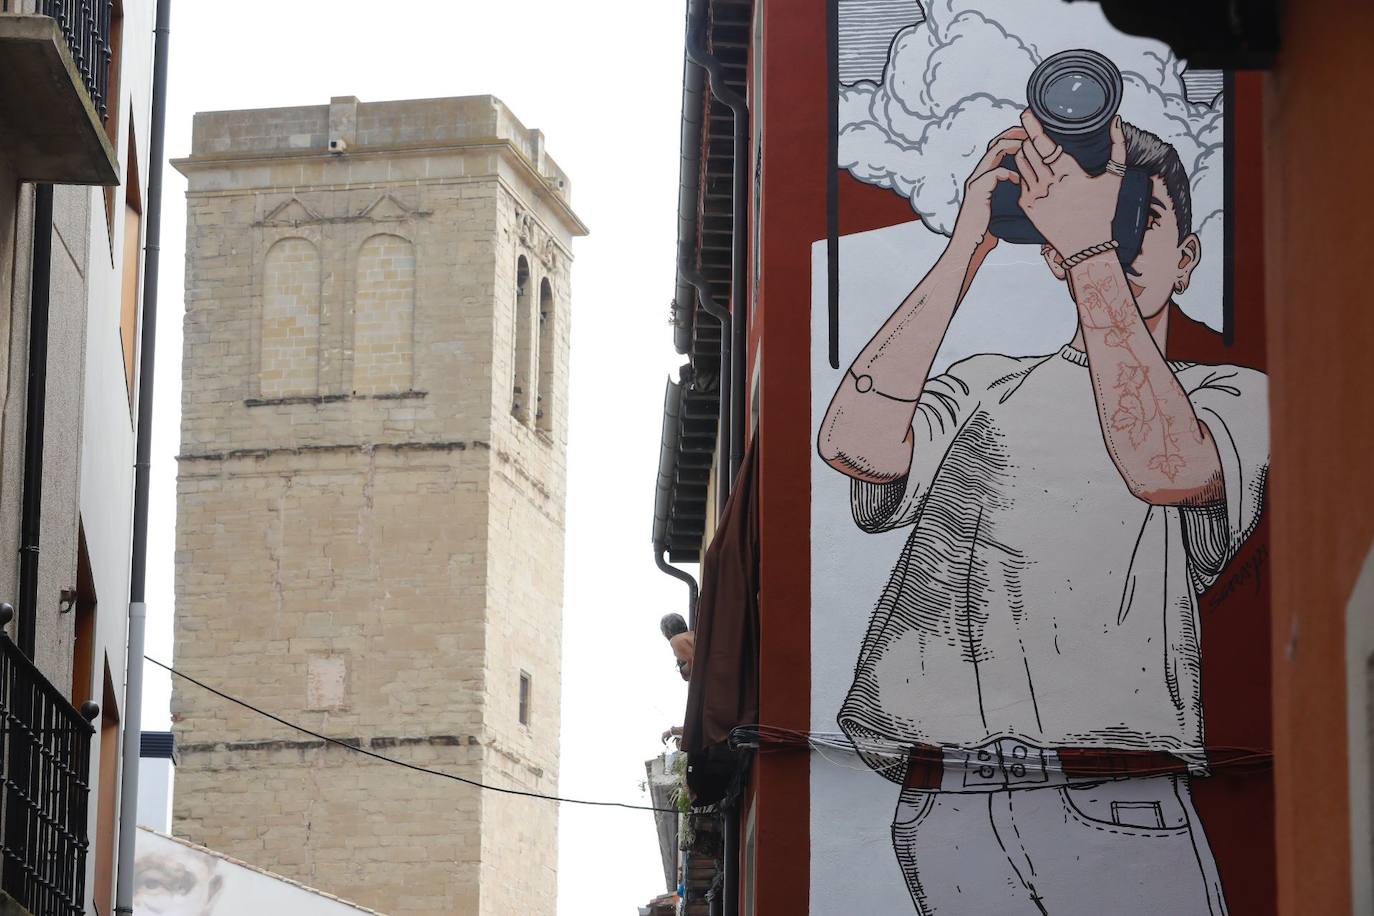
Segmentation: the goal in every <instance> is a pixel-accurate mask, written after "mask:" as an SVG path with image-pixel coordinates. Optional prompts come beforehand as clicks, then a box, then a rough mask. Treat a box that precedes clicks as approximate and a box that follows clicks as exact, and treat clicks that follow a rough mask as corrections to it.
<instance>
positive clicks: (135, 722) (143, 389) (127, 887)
mask: <svg viewBox="0 0 1374 916" xmlns="http://www.w3.org/2000/svg"><path fill="white" fill-rule="evenodd" d="M171 8H172V0H157V24H156V25H155V26H154V28H153V36H154V42H153V105H152V113H151V116H150V118H149V121H150V123H149V128H148V135H149V140H148V208H147V218H148V224H147V230H146V233H145V236H144V249H143V316H142V321H141V325H142V339H141V341H140V345H139V357H138V442H137V445H136V449H135V458H134V530H133V550H132V559H131V561H130V570H129V657H128V667H127V669H126V671H127V674H126V678H127V680H126V683H125V685H124V748H123V751H124V760H123V765H122V769H121V772H120V786H119V790H120V791H119V858H118V863H117V866H116V872H115V875H116V883H115V908H114V911H115V912H116V913H126V914H129V916H133V912H134V844H135V840H136V839H137V837H138V766H139V749H140V747H141V746H142V743H143V741H142V738H143V647H144V625H145V623H146V621H147V605H146V604H145V603H144V597H145V585H146V582H147V568H148V496H149V476H150V475H149V471H150V469H151V466H152V449H153V368H154V366H155V365H156V363H155V354H156V349H157V281H158V267H159V263H160V260H161V259H160V254H161V242H162V163H163V160H164V159H165V158H166V154H165V151H164V149H163V134H164V127H165V125H166V122H167V41H168V36H169V34H170V30H171V29H170V26H171V12H172V9H171Z"/></svg>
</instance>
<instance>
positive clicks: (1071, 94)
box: [1043, 71, 1107, 121]
mask: <svg viewBox="0 0 1374 916" xmlns="http://www.w3.org/2000/svg"><path fill="white" fill-rule="evenodd" d="M1043 104H1044V106H1045V109H1046V111H1049V112H1051V113H1053V114H1054V116H1055V117H1056V118H1058V119H1059V120H1061V121H1085V120H1093V119H1096V118H1097V117H1098V116H1100V115H1101V114H1102V110H1103V109H1104V108H1106V107H1107V93H1106V92H1105V91H1104V90H1103V88H1102V86H1101V84H1099V83H1097V82H1096V81H1094V80H1093V79H1092V78H1091V77H1089V76H1088V75H1087V74H1085V73H1079V72H1076V71H1075V72H1072V73H1065V74H1064V75H1062V76H1057V77H1055V78H1054V79H1053V80H1051V81H1050V82H1049V83H1047V84H1046V85H1045V90H1044V101H1043Z"/></svg>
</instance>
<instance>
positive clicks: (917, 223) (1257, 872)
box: [654, 0, 1374, 916]
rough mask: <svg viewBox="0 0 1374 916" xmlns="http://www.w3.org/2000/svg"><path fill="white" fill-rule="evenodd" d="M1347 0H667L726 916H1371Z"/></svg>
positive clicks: (697, 724)
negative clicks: (1277, 5) (1330, 144)
mask: <svg viewBox="0 0 1374 916" xmlns="http://www.w3.org/2000/svg"><path fill="white" fill-rule="evenodd" d="M1214 6H1215V8H1213V7H1214ZM1337 6H1338V5H1337V4H1328V5H1322V4H1315V5H1309V6H1307V7H1304V9H1303V10H1301V11H1298V10H1295V9H1293V8H1291V7H1290V8H1288V9H1286V10H1284V13H1283V16H1279V15H1278V13H1277V12H1276V11H1275V10H1274V8H1273V6H1272V5H1269V4H1264V3H1252V4H1241V5H1239V7H1237V6H1235V5H1232V6H1230V7H1228V9H1230V10H1231V12H1232V13H1233V14H1234V15H1231V16H1230V17H1229V18H1228V16H1226V15H1222V7H1223V5H1222V4H1216V5H1213V4H1201V5H1194V6H1193V7H1190V12H1189V15H1187V16H1171V15H1169V14H1168V13H1167V11H1165V10H1161V9H1158V8H1152V13H1149V14H1146V13H1144V12H1142V11H1140V10H1134V9H1132V8H1131V5H1129V4H1122V3H1112V2H1103V3H1101V4H1098V3H1067V4H1066V3H1060V2H1051V0H1044V2H1036V3H1019V2H1018V3H1013V2H1001V0H968V2H944V0H942V2H929V3H916V2H902V0H892V2H883V0H862V2H861V0H829V2H827V0H817V2H814V3H804V4H781V3H777V2H772V0H752V2H750V0H738V2H735V0H700V2H689V3H687V4H686V7H687V28H686V40H685V54H684V57H685V61H684V93H683V118H682V124H683V134H682V150H683V169H682V175H681V181H680V200H679V213H678V217H679V226H680V229H679V249H678V270H677V272H676V274H675V277H674V289H675V298H674V309H673V314H674V317H675V327H674V338H675V343H676V344H677V347H678V349H679V352H681V353H683V354H684V356H685V357H686V362H685V364H684V367H683V370H682V371H681V373H680V374H679V377H678V378H677V379H673V380H670V381H669V384H668V387H667V392H666V404H665V420H664V429H663V449H662V454H661V458H660V474H659V485H658V490H657V493H656V499H655V512H654V516H655V525H654V551H655V561H656V562H657V563H658V564H659V565H660V568H663V569H664V570H665V572H669V573H672V574H674V575H677V576H679V577H682V576H683V573H682V571H681V570H678V569H674V568H673V567H672V566H671V565H670V564H672V563H692V562H698V561H700V562H701V563H702V581H701V583H700V598H699V599H698V595H697V583H695V582H689V587H688V588H687V589H685V590H684V591H685V594H684V598H685V601H684V604H685V605H687V607H688V609H689V610H692V611H694V612H695V620H694V630H695V631H696V646H697V656H696V659H695V662H694V666H693V678H692V684H691V691H690V695H689V700H688V708H687V717H686V725H685V731H686V734H685V736H684V749H685V750H686V751H687V752H688V753H689V754H690V756H691V761H692V763H691V766H690V768H689V775H688V781H689V784H692V785H693V788H694V789H695V790H696V793H697V800H698V802H699V803H712V804H715V805H716V806H717V813H716V815H714V820H715V821H716V828H715V829H719V830H720V831H721V832H722V833H723V839H722V845H721V846H720V848H718V849H715V850H712V851H713V853H714V854H715V855H717V856H718V858H719V860H720V862H721V871H722V875H721V879H720V881H719V882H718V885H717V887H716V888H714V889H713V892H712V897H713V899H714V900H716V901H718V905H719V906H720V912H723V913H725V914H727V916H728V914H734V913H759V914H783V913H786V914H789V916H791V914H797V913H812V914H839V913H850V912H883V913H901V912H913V913H927V912H940V913H969V914H973V913H982V912H993V911H996V912H1027V913H1034V912H1054V913H1072V912H1084V913H1088V912H1092V913H1097V912H1113V913H1135V912H1140V913H1146V912H1151V913H1153V912H1161V911H1164V912H1177V913H1183V912H1187V913H1205V914H1218V913H1224V912H1235V913H1240V912H1244V913H1284V914H1289V913H1291V914H1299V913H1302V914H1305V913H1313V912H1321V913H1347V912H1364V911H1365V910H1366V909H1367V908H1368V899H1369V897H1368V895H1369V893H1370V891H1369V887H1370V881H1369V878H1368V863H1369V856H1368V848H1369V839H1368V824H1369V819H1368V796H1369V793H1368V774H1369V768H1368V744H1367V742H1368V727H1367V723H1368V718H1367V709H1368V703H1369V701H1368V698H1367V684H1366V683H1365V680H1364V678H1365V677H1366V673H1367V664H1366V663H1367V659H1366V658H1365V655H1367V653H1368V632H1369V630H1368V625H1367V620H1368V607H1369V605H1368V602H1369V597H1368V596H1369V593H1370V592H1369V588H1368V584H1367V582H1368V578H1369V577H1368V572H1367V565H1368V562H1367V559H1366V558H1367V556H1368V554H1369V550H1370V534H1369V530H1368V525H1367V524H1366V522H1365V520H1364V519H1365V517H1366V516H1367V513H1363V512H1355V513H1349V512H1347V511H1345V510H1344V509H1342V510H1340V511H1337V510H1336V508H1335V507H1336V505H1337V503H1338V502H1339V503H1340V504H1341V505H1342V506H1344V507H1346V508H1347V509H1348V508H1349V507H1352V506H1354V505H1357V504H1358V505H1360V506H1363V505H1366V504H1367V502H1368V497H1369V488H1368V486H1367V484H1366V482H1365V481H1364V480H1363V471H1362V470H1361V469H1362V468H1364V467H1367V461H1365V460H1364V458H1363V451H1362V450H1363V449H1364V448H1366V447H1367V433H1368V431H1369V429H1368V424H1367V423H1361V424H1355V426H1352V425H1351V424H1350V423H1349V419H1350V418H1351V417H1354V416H1357V415H1358V416H1368V410H1369V408H1368V405H1369V398H1370V397H1371V390H1372V389H1371V386H1369V385H1368V384H1367V382H1366V381H1365V380H1364V375H1363V374H1362V373H1361V372H1359V371H1358V367H1359V365H1360V354H1361V353H1363V352H1364V351H1365V349H1367V347H1368V346H1369V344H1370V342H1371V340H1372V339H1374V338H1372V337H1371V333H1374V331H1372V329H1371V325H1370V323H1369V320H1368V314H1367V312H1366V310H1363V309H1362V308H1359V307H1351V306H1346V305H1342V304H1333V305H1332V306H1331V307H1330V308H1329V309H1323V310H1320V311H1321V314H1320V315H1319V316H1317V315H1314V314H1312V310H1311V308H1310V305H1309V302H1310V298H1309V297H1308V296H1307V295H1306V294H1305V292H1304V290H1305V289H1306V288H1307V287H1308V285H1309V284H1315V286H1314V288H1318V289H1321V290H1324V291H1327V292H1328V293H1329V295H1328V296H1327V297H1326V298H1325V299H1324V301H1328V302H1332V303H1338V300H1337V299H1333V298H1332V297H1333V296H1341V295H1344V296H1347V297H1348V296H1351V295H1355V293H1354V290H1357V289H1359V288H1361V287H1360V283H1359V279H1358V275H1359V270H1358V267H1357V263H1356V262H1357V260H1358V259H1352V258H1350V257H1349V256H1348V253H1347V252H1348V251H1350V250H1362V249H1361V247H1360V246H1361V245H1362V243H1363V240H1365V239H1366V238H1367V237H1368V229H1367V227H1366V226H1365V222H1366V221H1365V220H1363V218H1362V216H1361V214H1360V213H1359V212H1358V208H1356V207H1355V206H1354V205H1353V204H1352V202H1351V199H1350V198H1348V197H1345V196H1344V192H1343V191H1342V190H1341V189H1340V185H1339V183H1338V182H1332V181H1330V180H1327V179H1323V178H1321V177H1320V176H1321V175H1322V174H1326V175H1328V176H1329V175H1330V174H1331V169H1332V165H1331V160H1330V158H1329V155H1328V154H1327V153H1326V152H1325V150H1324V148H1323V147H1321V145H1320V143H1319V142H1318V141H1317V139H1316V138H1317V137H1318V136H1321V135H1322V131H1323V130H1324V129H1325V130H1329V129H1332V128H1331V126H1330V125H1332V124H1335V123H1343V119H1344V118H1345V117H1346V116H1347V115H1348V113H1349V112H1348V109H1346V108H1344V107H1342V104H1343V103H1342V104H1333V99H1334V98H1335V96H1334V95H1332V96H1328V97H1327V100H1326V102H1325V103H1321V104H1318V103H1317V101H1316V99H1317V98H1318V97H1319V96H1320V92H1321V90H1320V88H1319V87H1321V86H1323V85H1325V86H1328V87H1332V86H1335V85H1337V83H1339V85H1341V86H1343V87H1352V86H1355V85H1362V86H1367V85H1368V77H1369V73H1368V66H1367V62H1364V61H1363V60H1359V59H1358V58H1359V56H1360V55H1359V52H1358V51H1357V48H1358V47H1359V42H1360V39H1356V38H1355V37H1354V36H1355V35H1361V36H1366V37H1367V36H1368V35H1369V34H1370V32H1369V28H1370V21H1369V17H1368V16H1366V15H1364V14H1363V13H1360V14H1355V13H1353V12H1351V11H1348V10H1338V9H1336V7H1337ZM784 7H785V8H784ZM1237 9H1240V12H1236V10H1237ZM1065 55H1067V56H1065ZM1318 58H1320V60H1319V59H1318ZM1103 61H1105V63H1103ZM1337 68H1340V72H1341V73H1342V74H1344V75H1343V76H1342V77H1341V78H1340V79H1339V80H1336V76H1335V73H1336V71H1337ZM1356 74H1359V76H1358V78H1357V76H1356ZM1332 80H1336V82H1332ZM1059 92H1062V93H1063V94H1062V95H1057V94H1056V93H1059ZM1028 107H1029V108H1031V109H1032V111H1033V113H1034V114H1035V115H1036V118H1035V119H1034V121H1032V122H1030V123H1028V122H1027V121H1023V119H1022V112H1023V110H1025V109H1027V108H1028ZM1117 111H1119V114H1120V117H1121V120H1122V121H1123V122H1124V125H1119V124H1117V123H1115V122H1114V121H1113V119H1112V117H1111V115H1112V113H1114V112H1117ZM1095 115H1101V117H1099V119H1098V122H1097V124H1096V126H1092V125H1089V124H1088V123H1087V122H1089V121H1091V120H1092V117H1093V116H1095ZM1047 125H1048V129H1045V128H1046V126H1047ZM1079 128H1082V130H1079ZM1007 131H1011V133H1006V132H1007ZM1022 131H1025V132H1022ZM1093 131H1097V132H1098V133H1097V134H1095V135H1096V136H1098V137H1099V138H1100V142H1101V148H1100V150H1099V151H1098V153H1097V154H1094V153H1092V152H1091V151H1090V150H1087V149H1086V147H1085V146H1084V145H1083V144H1082V143H1081V142H1080V141H1079V140H1076V139H1075V137H1080V136H1081V135H1083V134H1086V133H1091V132H1093ZM1027 143H1029V144H1030V146H1031V147H1033V149H1031V150H1027V149H1026V147H1025V144H1027ZM1018 154H1019V155H1020V157H1021V158H1020V159H1018V158H1017V156H1018ZM1094 155H1096V156H1098V158H1096V159H1094V158H1093V157H1094ZM1112 163H1115V166H1113V167H1112V168H1109V165H1111V164H1112ZM1296 175H1301V176H1302V178H1301V181H1300V183H1299V184H1298V185H1294V184H1293V181H1294V176H1296ZM1104 176H1105V182H1106V184H1104V183H1103V181H1104ZM1133 182H1134V183H1135V186H1136V187H1137V188H1138V189H1142V190H1139V191H1138V192H1137V193H1140V194H1142V195H1143V196H1142V197H1140V198H1138V200H1140V201H1141V205H1140V206H1139V207H1138V208H1137V209H1135V210H1134V211H1133V212H1134V214H1135V216H1134V217H1133V218H1134V219H1135V222H1134V223H1132V222H1131V221H1130V220H1125V221H1124V222H1123V219H1124V217H1123V215H1122V210H1123V204H1122V200H1124V199H1127V198H1126V196H1125V195H1126V194H1127V191H1126V190H1122V189H1128V188H1129V187H1130V185H1131V184H1132V183H1133ZM1107 185H1110V188H1109V192H1110V193H1109V192H1108V191H1102V192H1101V194H1102V197H1101V200H1098V202H1097V203H1093V202H1092V201H1094V200H1097V198H1095V197H1094V196H1093V195H1094V193H1096V192H1097V191H1100V190H1101V189H1102V188H1103V187H1107ZM1118 185H1119V187H1118ZM1093 189H1096V190H1093ZM1071 195H1079V196H1077V197H1073V203H1072V204H1071V205H1064V204H1061V205H1060V210H1059V211H1058V218H1056V216H1055V213H1056V211H1055V206H1056V205H1055V204H1054V203H1052V202H1051V203H1045V201H1046V200H1048V201H1054V200H1055V199H1056V198H1058V199H1059V200H1060V201H1062V200H1063V199H1064V198H1065V197H1066V196H1071ZM1113 197H1114V198H1115V201H1113V199H1112V198H1113ZM1103 201H1105V203H1104V202H1103ZM1113 204H1114V206H1113ZM980 207H981V209H980ZM1094 207H1096V208H1097V209H1094ZM1127 209H1129V208H1127ZM1094 220H1095V222H1094ZM1084 224H1086V225H1087V226H1088V228H1087V229H1085V230H1084V231H1083V232H1082V233H1078V232H1076V231H1075V227H1077V226H1080V225H1084ZM1132 227H1134V228H1132ZM1032 230H1033V231H1032ZM1089 235H1091V236H1093V237H1092V238H1091V239H1090V238H1088V236H1089ZM1098 236H1101V237H1100V238H1098ZM1156 246H1159V247H1156ZM1068 248H1071V249H1072V250H1064V249H1068ZM1150 251H1155V252H1165V254H1164V255H1162V256H1161V257H1162V259H1161V261H1159V262H1154V263H1157V265H1158V269H1159V271H1160V272H1159V273H1158V274H1152V273H1151V270H1152V269H1153V268H1151V267H1150V264H1151V263H1152V262H1151V260H1150V255H1149V252H1150ZM1141 252H1144V253H1145V254H1144V255H1143V256H1142V254H1141ZM1084 265H1087V266H1086V268H1085V267H1084ZM1093 265H1096V267H1094V266H1093ZM1097 269H1100V270H1101V271H1103V272H1104V274H1103V275H1104V276H1107V277H1109V278H1110V279H1109V280H1108V281H1107V282H1106V285H1105V286H1098V285H1095V284H1094V283H1093V282H1091V280H1092V276H1091V274H1092V272H1093V271H1094V270H1097ZM1084 270H1087V271H1088V273H1086V274H1085V273H1084ZM1094 295H1095V296H1096V298H1094ZM1113 296H1116V297H1119V300H1117V299H1112V298H1111V297H1113ZM1106 301H1115V302H1118V304H1119V305H1120V306H1121V307H1120V308H1115V307H1113V308H1106V306H1104V305H1103V302H1106ZM1100 309H1105V311H1099V310H1100ZM1095 316H1096V317H1095ZM1098 318H1100V319H1101V320H1097V319H1098ZM1338 329H1339V330H1338ZM1137 345H1140V346H1137ZM1123 353H1131V354H1135V357H1138V359H1137V358H1135V357H1132V360H1130V361H1125V360H1123V358H1122V354H1123ZM1319 354H1320V355H1319ZM1309 361H1316V362H1320V363H1321V364H1322V365H1321V369H1320V370H1319V371H1318V372H1317V373H1316V375H1317V376H1320V378H1321V379H1324V380H1326V382H1328V383H1330V384H1332V385H1336V384H1337V383H1336V381H1335V378H1336V376H1337V375H1338V374H1340V375H1341V377H1342V379H1343V380H1342V381H1341V382H1340V383H1339V391H1338V392H1336V393H1333V394H1332V395H1331V396H1330V397H1329V398H1325V397H1323V398H1313V397H1312V396H1311V395H1310V391H1311V383H1312V381H1313V379H1314V378H1316V376H1314V375H1313V374H1312V371H1313V370H1312V368H1311V367H1310V366H1309ZM1127 362H1129V365H1128V364H1127ZM1146 378H1148V379H1149V380H1150V383H1149V385H1146V384H1145V379H1146ZM1322 390H1323V391H1325V390H1327V389H1325V388H1323V389H1322ZM1170 397H1176V398H1178V400H1176V401H1174V403H1175V404H1176V405H1177V406H1178V407H1179V409H1180V411H1181V413H1179V414H1174V413H1171V412H1170V410H1169V409H1167V408H1165V407H1164V402H1165V400H1166V399H1168V398H1170ZM1333 411H1334V412H1333ZM1356 426H1358V427H1359V428H1358V429H1356V428H1355V427H1356ZM1181 430H1188V431H1189V432H1188V435H1189V436H1191V437H1192V439H1191V440H1190V439H1187V438H1179V431H1181ZM1204 430H1205V432H1204ZM1080 434H1081V435H1080ZM1151 437H1157V438H1158V444H1159V447H1158V448H1157V449H1155V451H1154V452H1152V453H1151V454H1150V455H1148V456H1143V457H1144V459H1146V460H1142V461H1141V462H1140V463H1139V464H1138V465H1137V464H1136V463H1134V462H1133V461H1132V459H1131V458H1130V457H1129V456H1130V454H1131V453H1132V452H1133V451H1134V452H1139V451H1140V450H1141V449H1142V448H1144V447H1145V446H1147V445H1149V444H1150V443H1152V442H1153V441H1154V440H1153V439H1151ZM1189 441H1193V442H1195V443H1199V442H1200V443H1203V444H1205V445H1206V447H1205V448H1203V447H1199V448H1197V450H1195V451H1186V450H1187V449H1188V448H1189V446H1188V445H1187V443H1188V442H1189ZM1271 453H1272V455H1271ZM1150 461H1154V467H1153V472H1154V473H1153V476H1152V473H1151V468H1150V467H1149V464H1150ZM1188 461H1191V462H1193V465H1194V466H1196V465H1197V464H1198V463H1199V462H1200V463H1201V466H1202V467H1204V468H1206V469H1208V473H1207V474H1204V475H1202V476H1201V477H1199V478H1198V479H1197V480H1195V481H1193V482H1192V483H1190V484H1187V485H1186V486H1185V485H1184V482H1186V481H1188V480H1189V478H1188V474H1187V473H1186V472H1185V471H1184V464H1183V463H1180V462H1188ZM1271 465H1272V467H1273V473H1272V477H1271V474H1270V467H1271ZM736 469H739V470H738V471H736ZM1271 480H1272V483H1271ZM1338 494H1339V495H1338ZM1320 506H1325V507H1326V512H1325V514H1324V515H1322V516H1321V519H1320V520H1319V518H1318V507H1320ZM1362 564H1364V566H1365V568H1366V572H1365V573H1364V575H1363V577H1361V575H1360V570H1361V567H1362ZM1347 634H1348V635H1347ZM1361 647H1363V648H1361ZM1317 747H1320V748H1322V752H1321V754H1320V755H1319V756H1320V758H1321V764H1320V765H1314V758H1313V756H1312V751H1313V749H1314V748H1317ZM1352 806H1353V807H1352ZM1171 847H1172V852H1171V851H1169V850H1170V848H1171ZM1352 895H1353V896H1352ZM1362 895H1363V896H1362ZM692 902H693V901H691V900H688V901H687V903H688V905H691V903H692Z"/></svg>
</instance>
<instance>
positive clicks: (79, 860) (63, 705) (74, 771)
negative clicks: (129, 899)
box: [0, 606, 99, 916]
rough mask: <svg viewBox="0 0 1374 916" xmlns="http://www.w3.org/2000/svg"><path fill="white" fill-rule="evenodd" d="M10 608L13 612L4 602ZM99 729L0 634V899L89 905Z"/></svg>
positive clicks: (31, 908) (68, 911) (66, 909)
mask: <svg viewBox="0 0 1374 916" xmlns="http://www.w3.org/2000/svg"><path fill="white" fill-rule="evenodd" d="M7 610H8V611H9V613H10V614H13V611H12V610H9V608H8V607H7V606H4V607H0V611H7ZM83 711H84V712H88V713H91V716H90V718H94V717H95V715H98V714H99V711H98V708H97V707H95V705H94V704H88V705H87V707H85V708H84V709H83ZM94 733H95V730H94V729H93V728H92V727H91V725H90V723H89V721H87V718H86V717H84V716H83V714H82V713H81V712H78V711H77V710H76V709H75V708H73V707H72V705H71V704H70V703H68V702H67V699H66V698H65V697H64V696H63V695H62V693H61V691H59V690H58V689H57V688H56V687H54V686H53V685H52V684H50V683H49V682H48V680H47V678H45V677H44V676H43V674H42V673H41V672H40V671H39V670H38V669H37V668H36V667H34V664H33V662H31V661H30V660H29V659H28V658H27V657H26V656H25V655H24V653H23V652H21V651H19V649H18V647H17V646H15V645H14V643H13V642H11V641H10V640H9V639H8V638H7V637H6V636H4V635H0V765H3V767H4V770H3V773H0V809H3V813H2V814H0V891H3V892H4V893H3V894H0V901H3V903H8V902H9V901H5V900H4V897H5V895H8V897H9V898H11V900H12V901H13V902H14V903H17V904H19V906H21V907H23V908H24V910H26V911H27V912H29V913H32V914H33V916H81V914H83V913H85V911H86V850H87V847H88V846H89V843H88V841H87V834H86V815H87V800H88V797H89V795H90V781H89V767H90V750H91V736H92V735H93V734H94ZM3 903H0V912H2V911H4V909H3Z"/></svg>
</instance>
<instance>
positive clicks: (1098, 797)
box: [1059, 777, 1189, 836]
mask: <svg viewBox="0 0 1374 916" xmlns="http://www.w3.org/2000/svg"><path fill="white" fill-rule="evenodd" d="M1059 795H1060V798H1061V799H1062V800H1063V803H1064V811H1065V813H1066V814H1067V815H1068V816H1069V817H1070V818H1071V819H1072V820H1074V821H1077V822H1078V823H1079V824H1081V825H1082V826H1085V827H1092V828H1094V829H1096V830H1104V831H1108V832H1111V833H1120V834H1127V835H1136V836H1173V835H1177V834H1181V833H1186V832H1187V831H1188V829H1189V824H1188V816H1187V814H1186V813H1185V812H1184V810H1183V806H1182V804H1180V803H1179V800H1178V796H1177V795H1176V794H1175V792H1174V786H1173V781H1172V779H1170V778H1169V777H1152V778H1147V779H1117V780H1110V781H1108V782H1103V783H1095V784H1089V785H1073V786H1065V787H1063V788H1062V789H1060V790H1059Z"/></svg>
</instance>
